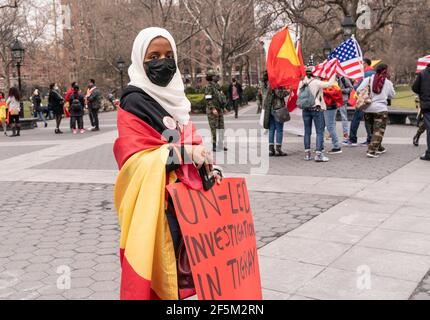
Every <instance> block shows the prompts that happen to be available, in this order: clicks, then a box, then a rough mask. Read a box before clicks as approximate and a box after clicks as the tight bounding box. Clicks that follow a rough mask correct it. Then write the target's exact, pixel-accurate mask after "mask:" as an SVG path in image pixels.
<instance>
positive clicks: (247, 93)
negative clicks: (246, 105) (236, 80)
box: [243, 87, 258, 101]
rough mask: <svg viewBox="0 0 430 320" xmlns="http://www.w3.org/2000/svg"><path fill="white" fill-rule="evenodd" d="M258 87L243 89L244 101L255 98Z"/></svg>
mask: <svg viewBox="0 0 430 320" xmlns="http://www.w3.org/2000/svg"><path fill="white" fill-rule="evenodd" d="M257 94H258V89H257V88H256V87H246V88H245V89H244V90H243V95H244V98H245V99H246V101H255V100H257Z"/></svg>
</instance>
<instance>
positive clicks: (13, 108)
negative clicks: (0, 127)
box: [6, 87, 21, 137]
mask: <svg viewBox="0 0 430 320" xmlns="http://www.w3.org/2000/svg"><path fill="white" fill-rule="evenodd" d="M6 106H7V109H8V110H9V124H10V126H11V127H12V136H11V137H19V136H20V135H21V134H20V131H21V125H20V123H19V113H20V111H21V94H20V93H19V90H18V89H17V88H15V87H12V88H10V89H9V95H8V98H7V100H6Z"/></svg>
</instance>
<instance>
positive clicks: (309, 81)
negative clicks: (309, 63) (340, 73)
mask: <svg viewBox="0 0 430 320" xmlns="http://www.w3.org/2000/svg"><path fill="white" fill-rule="evenodd" d="M312 70H313V67H308V69H307V70H306V78H304V79H303V80H302V81H301V82H300V84H299V94H298V96H299V97H298V102H297V104H298V106H299V107H300V108H301V109H302V110H303V111H302V115H303V124H304V127H305V136H304V144H305V161H311V160H313V159H314V160H315V161H316V162H328V161H329V160H330V159H329V158H328V157H326V156H325V155H324V130H325V120H324V111H325V110H326V109H327V105H326V102H325V100H324V97H323V90H324V89H327V88H330V87H332V86H333V85H334V84H335V83H336V74H333V75H332V77H331V79H330V80H329V81H321V80H319V79H317V78H316V77H314V76H313V75H312ZM312 123H313V124H314V125H315V130H316V132H317V145H316V155H315V158H312V151H311V136H312Z"/></svg>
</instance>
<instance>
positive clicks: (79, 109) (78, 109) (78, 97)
mask: <svg viewBox="0 0 430 320" xmlns="http://www.w3.org/2000/svg"><path fill="white" fill-rule="evenodd" d="M73 89H74V91H73V93H72V95H71V96H70V98H69V112H70V116H71V118H72V119H71V121H72V130H73V134H77V133H78V131H77V129H76V123H77V124H78V129H79V130H80V132H81V134H83V133H85V130H84V113H85V112H84V106H85V100H84V96H83V95H82V94H81V93H80V92H79V87H78V86H75V87H74V88H73Z"/></svg>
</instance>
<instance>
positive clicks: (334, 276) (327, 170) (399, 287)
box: [0, 105, 430, 299]
mask: <svg viewBox="0 0 430 320" xmlns="http://www.w3.org/2000/svg"><path fill="white" fill-rule="evenodd" d="M194 121H195V123H196V124H197V126H198V128H199V129H201V130H203V131H204V130H205V129H207V124H206V118H205V117H204V116H195V117H194ZM101 123H102V131H101V132H100V133H97V134H92V133H87V134H85V135H77V136H73V135H71V134H70V133H69V132H68V130H67V128H66V127H67V122H66V121H65V122H64V123H63V129H64V131H65V132H66V134H64V135H63V136H55V135H54V134H53V132H52V131H53V129H52V128H49V127H48V128H46V129H45V128H38V129H35V130H32V131H24V132H23V136H22V137H21V138H20V139H12V138H6V137H0V183H1V185H2V189H1V190H2V192H1V193H0V204H1V210H0V239H1V242H0V299H117V298H118V295H119V292H118V288H119V276H120V273H119V257H118V237H119V230H118V224H117V219H116V213H115V211H114V209H113V203H112V201H113V184H114V182H115V178H116V175H117V167H116V164H115V161H114V159H113V154H112V146H113V142H114V140H115V138H116V130H115V129H116V124H115V114H114V113H107V114H102V115H101ZM226 125H227V128H230V129H234V130H236V131H232V130H231V131H230V132H227V135H228V137H229V144H230V145H232V146H233V147H237V148H236V151H233V156H236V159H239V160H240V150H242V151H243V150H245V151H247V152H246V153H251V152H254V151H256V152H257V153H256V154H258V155H260V156H261V155H262V154H266V149H265V142H266V139H267V137H266V136H265V135H264V134H263V133H262V132H261V130H259V136H258V137H255V138H253V137H248V138H247V139H245V140H240V138H238V137H240V136H241V137H242V138H243V135H245V136H246V134H247V133H246V132H247V131H245V133H244V132H243V131H237V130H239V129H254V130H255V129H259V125H258V117H257V116H256V115H255V106H254V105H251V106H250V107H249V108H247V109H245V110H243V111H242V112H241V115H240V119H239V120H235V119H233V118H232V117H231V115H230V116H227V117H226ZM414 130H415V129H414V128H412V127H397V126H390V127H389V130H388V133H387V134H388V136H387V140H386V143H387V144H386V146H387V148H388V150H389V153H388V154H387V155H386V156H385V157H382V158H381V159H377V160H374V161H372V160H369V159H366V157H365V149H364V148H355V149H345V150H344V153H343V154H342V155H337V156H335V157H333V159H332V161H331V162H330V163H327V164H322V165H321V164H316V163H314V162H311V163H306V162H304V161H302V156H303V155H302V138H301V137H298V136H297V135H298V134H300V133H301V132H300V131H301V120H300V116H299V115H293V121H292V122H290V123H288V124H287V126H286V132H285V138H286V149H287V151H288V152H289V154H290V156H289V157H288V158H283V159H281V158H272V159H270V161H269V160H268V159H267V161H268V163H267V164H268V168H267V169H268V170H267V172H266V173H265V174H258V173H256V171H254V170H253V169H256V168H257V167H259V166H261V163H257V164H256V163H253V162H252V163H253V164H250V161H252V160H253V159H251V158H248V159H245V160H246V161H244V162H243V163H242V162H240V161H239V160H238V161H239V162H238V163H236V164H235V165H223V167H224V168H225V170H226V172H227V175H228V176H244V177H246V179H247V184H248V188H249V190H250V199H251V204H252V209H253V213H254V218H255V226H256V232H257V244H258V247H259V248H260V259H261V261H260V262H261V270H262V278H263V287H264V296H265V298H271V299H290V298H292V299H296V298H301V299H302V298H312V299H325V298H328V299H331V298H348V297H351V298H356V297H364V298H391V297H396V298H397V297H398V298H401V299H407V298H409V297H410V296H411V295H412V294H413V293H414V297H413V298H417V299H423V298H425V297H427V296H428V293H429V292H428V291H429V290H428V289H429V287H428V283H429V282H428V280H424V281H423V282H422V284H420V285H419V283H420V282H421V280H423V278H424V276H425V275H426V274H427V272H428V271H429V269H430V265H429V264H428V263H429V261H428V259H429V258H430V257H429V255H430V254H429V252H430V250H429V248H428V247H426V246H427V245H428V243H429V241H430V240H428V239H427V238H426V235H428V232H427V231H426V226H428V225H427V224H426V223H428V222H427V220H426V219H427V218H429V217H428V215H427V214H426V213H427V211H426V210H425V208H424V207H423V204H422V203H421V202H419V201H418V202H416V201H415V196H416V195H418V194H420V193H422V194H424V193H425V192H424V188H427V189H429V187H428V185H427V187H426V186H425V183H426V181H430V179H429V177H428V176H426V175H425V174H422V172H424V173H426V172H429V169H428V166H427V167H425V165H426V164H422V163H419V162H417V161H413V160H414V159H416V158H417V156H418V155H419V154H420V153H421V152H422V151H423V150H424V149H423V147H421V148H415V147H412V146H410V140H411V139H410V137H412V136H413V131H414ZM248 151H249V152H248ZM264 158H265V157H261V159H262V160H261V161H262V163H263V164H264ZM242 160H243V159H242ZM408 168H409V169H408ZM426 170H427V171H426ZM421 171H422V172H421ZM392 186H393V187H392ZM394 186H395V187H394ZM379 188H381V189H382V190H381V192H379ZM392 188H394V189H392ZM396 188H397V189H396ZM427 191H428V190H427ZM407 196H411V197H413V201H410V200H412V199H409V198H408V199H406V198H404V197H407ZM421 197H422V196H421ZM408 201H410V202H408ZM386 202H388V204H387V203H386ZM345 208H346V209H347V210H345ZM408 208H409V211H410V212H412V213H413V214H410V215H408V214H407V212H408V210H407V209H408ZM348 210H349V211H348ZM402 219H403V220H402ZM405 219H406V220H405ZM404 225H407V226H408V228H409V229H408V230H402V229H404V228H405V227H404ZM414 228H415V229H414ZM427 230H428V228H427ZM373 232H375V233H373ZM426 232H427V233H426ZM399 234H400V235H402V237H399ZM367 235H369V239H367V241H370V244H365V245H363V244H362V243H361V242H359V241H362V240H364V239H363V238H366V236H367ZM370 235H372V237H370ZM412 241H413V242H412ZM415 241H416V243H415ZM389 244H391V246H390V245H389ZM384 246H385V247H384ZM380 247H381V248H380ZM327 249H328V250H327ZM408 250H411V251H412V252H409V251H408ZM338 260H339V261H338ZM335 262H336V263H335ZM366 266H368V267H369V268H370V274H371V280H372V281H371V283H372V285H373V288H376V289H372V290H370V292H371V293H369V292H368V291H366V294H363V293H360V294H358V295H357V294H356V295H354V294H355V293H356V292H355V291H354V290H353V288H352V289H351V286H349V284H352V283H353V282H354V281H355V280H354V277H357V276H356V269H357V268H358V267H361V268H362V269H363V270H364V271H369V270H368V269H366ZM363 270H361V269H360V271H363ZM68 275H70V278H71V283H70V284H71V289H64V288H63V287H64V286H63V284H64V283H63V282H64V279H66V278H67V276H68ZM339 280H340V281H339ZM355 282H356V281H355ZM355 282H354V283H355ZM364 283H365V284H366V281H364ZM385 289H387V290H386V291H388V289H390V290H389V291H390V293H387V292H386V291H384V290H385ZM408 294H409V295H408Z"/></svg>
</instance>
